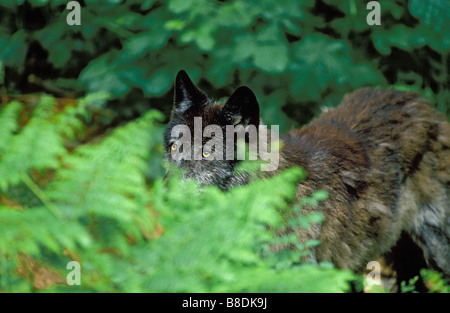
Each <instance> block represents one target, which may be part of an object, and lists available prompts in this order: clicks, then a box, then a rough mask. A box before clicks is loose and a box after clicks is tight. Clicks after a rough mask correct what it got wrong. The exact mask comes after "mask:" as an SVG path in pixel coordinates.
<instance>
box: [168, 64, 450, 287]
mask: <svg viewBox="0 0 450 313" xmlns="http://www.w3.org/2000/svg"><path fill="white" fill-rule="evenodd" d="M194 117H202V127H206V126H207V125H212V124H215V125H219V126H220V127H222V128H223V130H224V132H225V125H243V126H244V127H248V126H249V125H254V126H256V128H257V129H258V126H260V125H261V120H260V111H259V105H258V102H257V99H256V97H255V95H254V94H253V92H252V91H251V90H250V89H249V88H247V87H240V88H238V89H237V90H236V91H235V92H234V93H233V94H232V95H231V96H230V97H229V99H228V100H227V101H225V102H223V103H221V102H213V101H210V100H209V99H208V97H207V96H206V95H205V94H204V93H203V92H202V91H201V90H200V89H198V88H197V87H196V86H195V85H194V84H193V82H192V81H191V80H190V78H189V77H188V75H187V74H186V73H185V72H184V71H180V72H179V73H178V75H177V78H176V82H175V101H174V108H173V113H172V118H171V121H170V123H169V125H168V127H167V130H166V132H165V148H166V157H167V159H168V160H169V162H174V163H176V164H177V165H178V166H179V167H182V168H183V169H185V171H186V174H185V177H187V178H192V179H195V180H197V181H198V182H199V183H200V184H213V185H217V186H219V187H220V188H221V189H223V190H227V189H229V188H231V187H233V186H236V185H242V184H246V183H248V182H249V181H250V180H251V177H250V176H248V175H246V174H242V173H239V174H238V173H236V171H235V169H236V165H237V164H238V163H239V161H238V160H209V157H210V153H209V152H208V153H206V155H203V157H202V158H200V159H199V160H183V159H181V160H173V158H172V156H171V151H173V150H174V149H177V148H178V147H176V146H174V143H175V142H176V140H177V138H176V137H172V134H171V132H172V129H173V128H174V127H175V126H176V125H181V124H182V125H186V126H187V127H188V128H190V129H192V128H193V125H194V124H193V121H194ZM192 140H194V138H192ZM281 141H282V143H283V145H282V149H281V151H280V163H279V168H278V171H280V170H283V169H285V168H287V167H291V166H301V167H303V168H304V169H305V170H306V172H307V178H306V179H305V180H304V181H302V182H300V183H299V185H298V192H297V199H300V198H301V197H303V196H305V195H310V194H311V193H312V192H313V191H315V190H318V189H322V190H326V191H327V192H328V193H329V198H328V200H326V201H323V202H322V203H321V204H320V206H319V207H315V208H308V207H306V208H305V213H308V210H318V211H320V212H322V213H323V215H324V216H325V222H324V223H323V224H322V225H321V226H320V227H315V228H311V229H309V230H304V229H298V230H293V231H295V232H296V233H297V234H298V237H299V241H300V242H306V241H307V240H309V239H319V240H320V242H321V244H320V245H319V246H318V247H317V248H316V249H315V251H314V252H313V259H314V260H320V261H331V262H333V263H334V264H335V265H336V266H337V267H340V268H348V269H351V270H354V271H364V269H365V267H366V265H367V263H368V262H370V261H372V260H376V259H377V258H378V257H380V256H382V255H384V254H385V253H387V252H389V251H390V250H391V249H392V248H393V247H394V246H395V245H396V243H397V242H398V240H399V238H400V237H401V236H404V235H405V234H406V235H407V236H409V237H410V238H411V239H412V240H413V241H414V242H415V244H416V245H418V246H419V247H420V248H421V249H422V251H423V254H424V258H425V260H426V262H427V264H428V265H429V266H430V267H431V268H434V269H437V270H439V271H441V272H443V273H444V274H445V276H446V278H449V277H450V243H449V242H450V214H449V212H450V125H449V123H448V122H447V120H446V118H444V117H443V116H442V115H441V114H440V113H438V112H436V111H435V110H433V109H432V108H431V107H430V106H429V104H428V103H427V101H425V100H423V99H420V98H419V97H418V96H417V95H416V94H415V93H411V92H399V91H394V90H381V89H361V90H357V91H355V92H353V93H351V94H349V95H346V96H345V97H344V99H343V101H342V103H341V104H340V105H339V107H337V108H336V109H332V110H330V111H328V112H327V113H324V114H323V115H322V116H321V117H320V118H317V119H316V120H314V121H312V122H311V123H310V124H308V125H307V126H305V127H303V128H301V129H296V130H291V131H289V132H288V133H286V134H285V135H283V136H281ZM202 143H203V144H204V143H205V141H204V140H203V141H202ZM224 143H225V142H224ZM224 150H226V148H224ZM185 152H186V151H185ZM189 153H192V154H193V155H201V154H202V147H201V146H200V147H197V149H194V148H191V151H189ZM223 153H225V152H223ZM271 174H273V173H261V175H271ZM411 262H414V260H411Z"/></svg>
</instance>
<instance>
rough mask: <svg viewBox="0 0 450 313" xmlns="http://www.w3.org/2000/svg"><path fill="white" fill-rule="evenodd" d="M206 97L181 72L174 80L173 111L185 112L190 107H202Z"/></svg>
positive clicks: (185, 74) (184, 73) (206, 99)
mask: <svg viewBox="0 0 450 313" xmlns="http://www.w3.org/2000/svg"><path fill="white" fill-rule="evenodd" d="M207 102H208V97H207V96H206V95H205V93H204V92H203V91H201V90H200V89H199V88H197V86H195V85H194V83H193V82H192V80H191V79H190V78H189V76H188V74H187V73H186V72H185V71H183V70H181V71H179V72H178V74H177V78H176V79H175V100H174V103H175V109H176V110H180V111H185V110H186V109H187V108H189V107H190V106H192V105H204V104H205V103H207Z"/></svg>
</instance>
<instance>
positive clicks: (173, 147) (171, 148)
mask: <svg viewBox="0 0 450 313" xmlns="http://www.w3.org/2000/svg"><path fill="white" fill-rule="evenodd" d="M177 148H178V146H177V144H176V143H174V144H173V145H172V146H171V147H170V150H172V151H175V150H177Z"/></svg>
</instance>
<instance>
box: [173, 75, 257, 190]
mask: <svg viewBox="0 0 450 313" xmlns="http://www.w3.org/2000/svg"><path fill="white" fill-rule="evenodd" d="M259 124H260V112H259V105H258V102H257V100H256V97H255V95H254V94H253V92H252V91H251V90H250V89H249V88H247V87H239V88H238V89H236V90H235V91H234V93H233V94H232V95H231V96H230V97H229V98H228V100H227V101H225V102H214V101H211V100H210V99H208V97H207V96H206V95H205V93H204V92H203V91H201V90H200V89H199V88H198V87H196V86H195V85H194V83H193V82H192V81H191V79H190V78H189V76H188V75H187V74H186V72H185V71H180V72H179V73H178V75H177V77H176V80H175V97H174V107H173V111H172V117H171V120H170V122H169V124H168V126H167V129H166V131H165V133H164V141H165V151H166V158H167V160H168V161H169V162H171V163H175V164H176V165H177V166H178V167H181V168H182V169H183V170H184V171H185V172H184V173H185V174H184V178H191V179H195V180H197V181H198V183H200V184H201V185H216V186H219V187H220V188H221V189H223V190H227V189H229V188H230V187H232V186H235V185H242V184H245V183H247V178H246V176H245V175H244V174H236V173H235V167H236V165H237V163H238V161H237V160H236V158H234V157H233V156H234V155H235V151H236V140H235V139H236V133H234V134H233V136H232V137H233V141H232V143H231V144H230V142H227V140H231V139H232V138H230V136H226V134H227V125H228V128H229V127H230V126H232V127H233V128H235V127H236V126H238V127H240V126H239V125H241V126H242V127H241V129H243V130H244V132H246V131H248V129H249V128H252V129H256V132H257V131H258V126H259ZM247 136H248V134H247ZM230 150H233V151H230ZM230 156H231V158H230Z"/></svg>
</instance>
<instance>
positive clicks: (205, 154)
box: [202, 151, 211, 159]
mask: <svg viewBox="0 0 450 313" xmlns="http://www.w3.org/2000/svg"><path fill="white" fill-rule="evenodd" d="M202 155H203V157H204V158H205V159H207V158H209V157H210V156H211V153H209V152H206V151H204V152H203V153H202Z"/></svg>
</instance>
